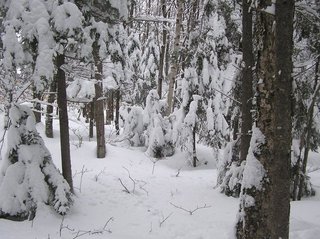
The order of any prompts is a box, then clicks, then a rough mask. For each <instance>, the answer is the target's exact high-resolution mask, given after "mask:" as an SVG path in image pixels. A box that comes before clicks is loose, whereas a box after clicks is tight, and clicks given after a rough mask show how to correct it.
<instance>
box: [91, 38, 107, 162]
mask: <svg viewBox="0 0 320 239" xmlns="http://www.w3.org/2000/svg"><path fill="white" fill-rule="evenodd" d="M97 35H98V34H97ZM96 39H99V36H96ZM92 48H93V50H92V51H93V59H94V64H95V80H96V83H95V85H94V87H95V98H94V117H95V122H96V137H97V158H104V157H105V156H106V144H105V138H104V137H105V136H104V135H105V130H104V113H103V100H102V99H101V98H102V97H103V91H102V75H103V68H102V61H101V59H100V56H99V49H100V46H99V44H98V40H95V41H94V43H93V45H92Z"/></svg>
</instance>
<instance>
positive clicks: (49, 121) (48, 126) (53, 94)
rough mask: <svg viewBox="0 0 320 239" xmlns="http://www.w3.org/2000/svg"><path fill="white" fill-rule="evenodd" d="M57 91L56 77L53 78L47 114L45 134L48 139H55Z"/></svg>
mask: <svg viewBox="0 0 320 239" xmlns="http://www.w3.org/2000/svg"><path fill="white" fill-rule="evenodd" d="M56 90H57V79H56V76H55V77H54V78H53V80H52V82H51V85H50V92H49V96H48V105H47V112H46V129H45V133H46V136H47V137H48V138H53V120H52V119H53V105H52V104H53V103H54V101H55V99H56Z"/></svg>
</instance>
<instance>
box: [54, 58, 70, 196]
mask: <svg viewBox="0 0 320 239" xmlns="http://www.w3.org/2000/svg"><path fill="white" fill-rule="evenodd" d="M64 61H65V59H64V55H61V54H58V55H57V56H56V67H57V75H56V79H57V85H58V107H59V123H60V146H61V161H62V175H63V177H64V178H65V179H66V180H67V182H68V183H69V186H70V189H71V192H73V183H72V171H71V159H70V141H69V120H68V108H67V92H66V75H65V72H64V71H63V70H62V69H61V66H62V65H63V64H64Z"/></svg>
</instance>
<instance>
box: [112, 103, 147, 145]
mask: <svg viewBox="0 0 320 239" xmlns="http://www.w3.org/2000/svg"><path fill="white" fill-rule="evenodd" d="M120 119H121V123H122V127H123V131H122V133H121V135H120V136H119V137H118V138H117V141H119V142H120V141H124V140H128V141H129V143H130V145H131V146H135V147H137V146H143V145H144V140H145V139H144V135H143V109H142V108H141V107H140V106H132V107H129V106H122V107H121V108H120Z"/></svg>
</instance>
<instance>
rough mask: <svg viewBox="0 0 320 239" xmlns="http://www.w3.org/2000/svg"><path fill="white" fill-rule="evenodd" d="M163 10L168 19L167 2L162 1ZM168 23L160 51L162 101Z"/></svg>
mask: <svg viewBox="0 0 320 239" xmlns="http://www.w3.org/2000/svg"><path fill="white" fill-rule="evenodd" d="M161 9H162V16H163V18H166V17H167V8H166V0H161ZM166 27H167V23H166V22H164V23H163V30H162V45H161V51H160V63H159V78H158V95H159V97H160V99H161V98H162V82H163V78H164V74H163V73H164V59H165V54H166V45H167V28H166Z"/></svg>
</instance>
